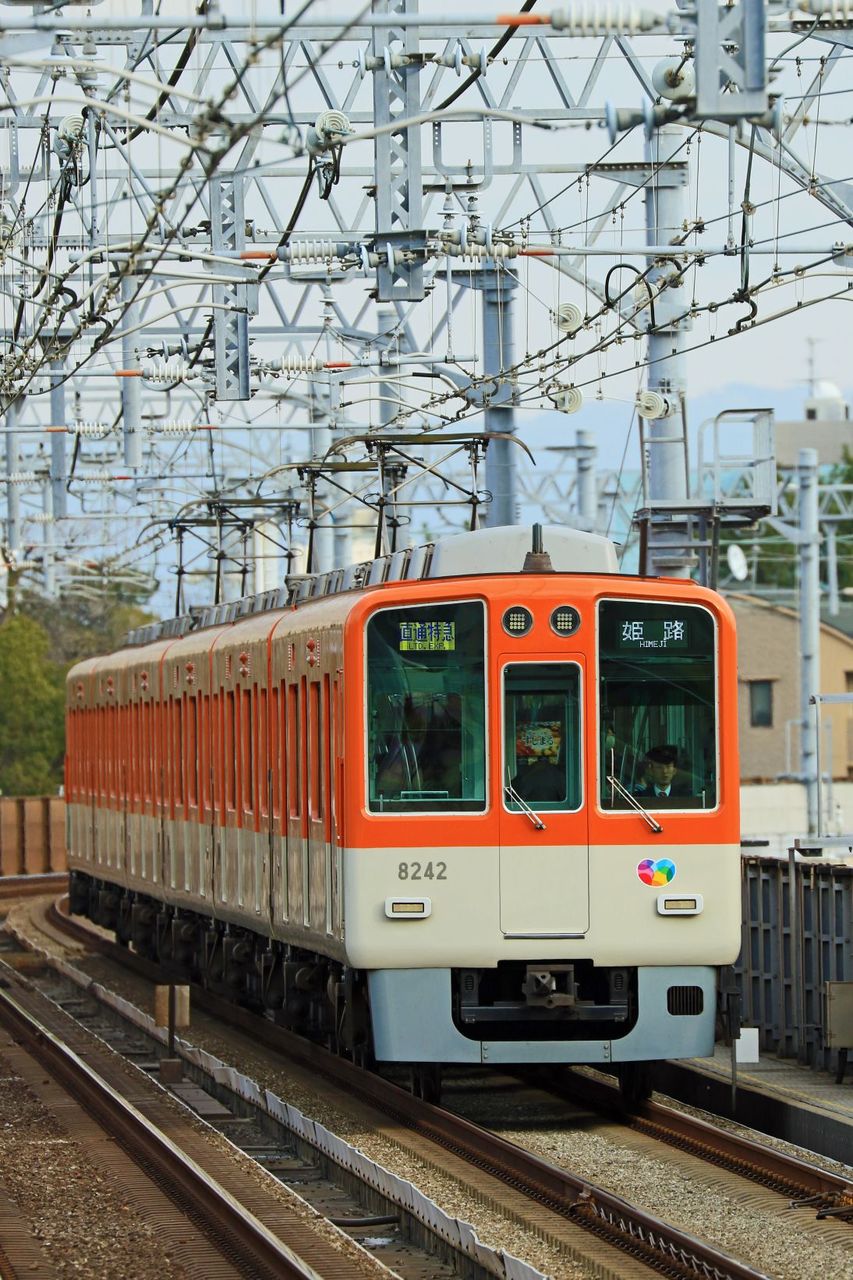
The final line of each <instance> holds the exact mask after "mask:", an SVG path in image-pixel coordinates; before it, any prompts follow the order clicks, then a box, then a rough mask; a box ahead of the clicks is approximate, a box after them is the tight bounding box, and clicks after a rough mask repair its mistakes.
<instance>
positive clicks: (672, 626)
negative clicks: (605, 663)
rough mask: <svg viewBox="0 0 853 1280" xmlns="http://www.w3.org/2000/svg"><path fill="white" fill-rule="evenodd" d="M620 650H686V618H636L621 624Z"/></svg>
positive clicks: (687, 643) (618, 639)
mask: <svg viewBox="0 0 853 1280" xmlns="http://www.w3.org/2000/svg"><path fill="white" fill-rule="evenodd" d="M617 643H618V646H619V648H620V649H686V648H687V647H688V645H689V639H688V624H687V621H686V620H685V619H684V618H654V619H651V618H636V619H630V620H623V621H622V622H620V623H619V629H618V632H617Z"/></svg>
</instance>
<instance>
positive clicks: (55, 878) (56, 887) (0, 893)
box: [0, 871, 68, 901]
mask: <svg viewBox="0 0 853 1280" xmlns="http://www.w3.org/2000/svg"><path fill="white" fill-rule="evenodd" d="M67 888H68V872H67V871H40V872H35V873H34V874H32V875H19V876H18V875H16V876H0V901H6V900H7V899H9V898H33V897H36V896H37V895H38V894H40V893H45V894H47V893H59V892H60V891H64V890H66V889H67Z"/></svg>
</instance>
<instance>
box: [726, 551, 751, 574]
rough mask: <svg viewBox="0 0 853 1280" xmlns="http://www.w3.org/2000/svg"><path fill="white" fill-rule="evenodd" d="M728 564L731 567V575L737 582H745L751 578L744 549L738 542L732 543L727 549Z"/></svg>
mask: <svg viewBox="0 0 853 1280" xmlns="http://www.w3.org/2000/svg"><path fill="white" fill-rule="evenodd" d="M726 563H727V564H728V566H729V573H730V574H731V575H732V577H733V578H734V579H735V581H736V582H743V581H744V580H745V579H746V578H748V577H749V565H748V564H747V560H746V556H745V555H744V554H743V548H742V547H739V546H738V544H737V543H736V542H732V543H730V544H729V546H728V547H727V549H726Z"/></svg>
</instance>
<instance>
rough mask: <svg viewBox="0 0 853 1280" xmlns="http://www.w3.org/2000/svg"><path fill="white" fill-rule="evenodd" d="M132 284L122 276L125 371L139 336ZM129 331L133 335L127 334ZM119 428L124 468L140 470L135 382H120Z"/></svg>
mask: <svg viewBox="0 0 853 1280" xmlns="http://www.w3.org/2000/svg"><path fill="white" fill-rule="evenodd" d="M135 292H136V281H135V280H134V278H133V277H132V276H122V280H121V301H122V306H123V317H122V326H121V330H122V332H121V360H122V365H123V367H124V368H125V369H135V368H136V367H137V365H138V363H139V362H138V359H137V354H136V345H137V342H138V340H139V334H138V332H136V326H137V324H138V322H139V307H138V305H137V303H135V302H132V301H131V299H132V298H133V295H134V293H135ZM131 330H133V332H131ZM121 426H122V434H123V438H124V461H125V465H126V466H128V467H134V468H137V467H141V466H142V387H141V385H140V381H139V378H122V379H121Z"/></svg>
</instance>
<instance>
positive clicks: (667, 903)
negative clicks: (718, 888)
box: [657, 893, 704, 916]
mask: <svg viewBox="0 0 853 1280" xmlns="http://www.w3.org/2000/svg"><path fill="white" fill-rule="evenodd" d="M703 906H704V901H703V899H702V895H701V893H693V894H691V895H690V896H689V897H687V896H686V895H685V896H684V897H682V898H675V897H673V896H672V895H671V894H669V893H660V894H658V898H657V908H658V915H659V916H698V915H699V913H700V912H701V910H702V908H703Z"/></svg>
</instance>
